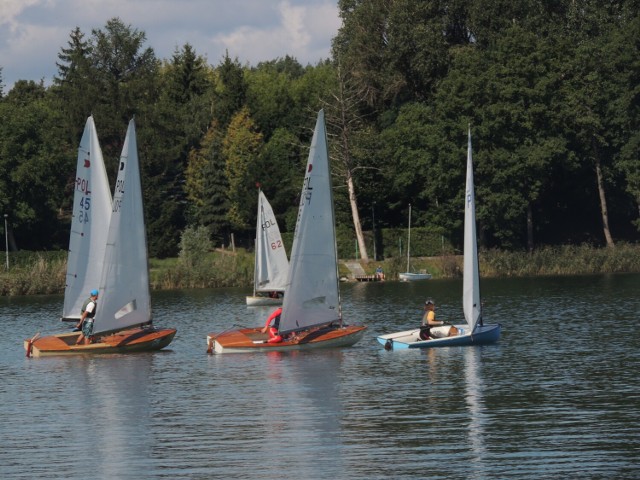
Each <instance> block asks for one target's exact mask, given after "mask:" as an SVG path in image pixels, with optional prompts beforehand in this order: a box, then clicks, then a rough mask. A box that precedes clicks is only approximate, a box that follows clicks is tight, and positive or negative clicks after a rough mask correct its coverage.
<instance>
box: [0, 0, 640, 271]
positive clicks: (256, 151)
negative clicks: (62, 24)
mask: <svg viewBox="0 0 640 480" xmlns="http://www.w3.org/2000/svg"><path fill="white" fill-rule="evenodd" d="M338 6H339V11H340V16H341V19H342V22H343V23H342V27H341V28H340V30H339V32H338V35H337V36H336V37H335V38H334V39H333V50H332V57H333V58H331V59H327V60H325V61H322V62H320V63H318V64H317V65H307V66H305V67H303V66H301V65H300V64H299V63H298V62H297V61H296V60H295V59H294V58H291V57H285V58H283V59H275V60H273V61H268V62H263V63H261V64H259V65H257V66H255V67H250V66H243V65H242V64H241V63H240V61H239V60H238V59H237V58H236V59H232V58H230V57H229V55H228V54H227V55H225V57H224V58H223V59H222V61H221V62H220V63H219V64H218V65H216V66H211V65H208V64H207V61H206V59H204V58H203V57H201V56H199V55H198V54H197V52H196V51H195V49H194V48H193V47H192V46H190V45H188V44H187V45H184V46H183V47H182V48H176V51H175V52H174V54H173V56H172V57H171V58H170V59H168V60H164V61H162V62H160V61H159V60H158V59H156V57H155V54H154V52H153V49H152V48H150V47H149V46H147V45H146V35H145V33H144V32H142V31H140V30H138V29H136V28H133V27H132V26H130V25H127V24H125V23H123V22H122V20H120V19H118V18H113V19H110V20H109V21H107V23H106V24H105V26H104V27H103V28H100V29H92V30H91V33H90V34H89V35H85V33H83V32H82V31H81V30H80V29H79V28H75V29H74V30H73V31H71V32H70V36H69V40H68V43H67V44H66V45H64V46H62V48H61V50H60V52H59V55H58V58H57V65H58V75H57V78H56V79H55V81H54V85H53V86H51V87H48V88H45V87H44V85H42V84H38V83H35V82H29V81H19V82H17V83H16V84H15V86H14V87H13V88H12V90H11V91H9V92H6V91H3V90H2V78H1V77H0V118H1V119H2V121H1V122H0V170H2V172H4V174H3V175H1V176H0V208H1V209H2V210H3V211H6V212H8V213H9V214H10V215H11V217H10V218H11V219H12V227H13V231H14V234H15V236H16V241H17V244H18V246H20V247H21V248H59V247H63V248H64V246H65V244H66V242H67V240H68V214H67V212H68V210H69V206H70V203H71V196H72V189H71V188H70V187H71V184H72V181H73V178H74V165H75V157H76V152H77V142H78V139H79V138H80V136H81V133H82V127H83V125H84V122H85V120H86V117H87V116H88V115H89V114H93V116H94V118H95V120H96V124H97V128H98V134H99V138H100V141H101V145H102V149H103V152H104V155H105V159H106V162H107V172H108V174H109V175H110V177H111V179H112V181H113V180H114V179H115V171H116V169H115V166H116V162H117V159H118V157H119V155H120V150H121V148H122V142H123V139H124V133H125V130H126V124H127V122H128V121H129V119H130V118H131V116H133V115H135V117H136V123H137V127H138V145H139V153H140V159H141V166H142V181H143V191H144V199H145V214H146V225H147V233H148V240H149V250H150V253H151V254H152V255H153V256H156V257H172V256H175V255H177V254H178V249H179V242H180V232H182V231H183V230H184V228H185V227H186V225H202V226H205V227H207V229H208V230H209V232H210V235H211V238H212V240H213V241H214V242H215V244H216V245H221V244H227V245H228V244H229V237H230V235H231V233H233V234H234V235H235V238H236V242H237V244H243V243H244V244H247V245H249V244H250V243H251V241H252V238H253V224H254V221H255V214H256V212H255V204H256V201H255V197H256V190H255V184H256V182H259V183H261V185H262V188H263V189H264V191H265V193H266V194H267V196H268V198H269V199H270V201H271V202H272V205H273V206H274V209H275V211H276V215H277V217H278V220H279V222H281V228H283V230H285V231H287V233H290V232H292V230H293V228H294V225H295V218H296V214H297V200H296V197H297V195H298V193H299V190H300V183H301V178H302V174H303V165H304V162H305V157H306V154H307V149H308V146H309V141H310V138H311V134H312V130H311V127H312V125H313V121H312V118H314V117H315V114H316V112H317V110H318V109H319V108H321V107H323V108H325V109H327V118H328V120H330V122H331V124H330V126H329V127H330V128H329V133H330V137H329V142H330V149H331V150H330V151H331V154H332V162H333V167H334V175H335V178H334V186H335V190H334V192H335V195H334V199H335V204H336V205H335V206H336V217H337V223H338V228H339V231H340V232H341V233H340V235H341V236H344V237H345V238H344V242H346V243H344V245H345V246H341V247H340V248H341V249H344V252H342V250H341V254H342V253H344V254H346V255H348V256H349V257H352V256H353V254H354V253H351V252H352V250H355V249H354V239H353V237H352V236H351V237H350V235H352V233H351V232H352V231H353V223H354V220H353V218H352V212H351V205H350V203H349V197H348V191H347V189H346V188H344V185H345V182H344V179H347V178H351V179H352V180H353V191H354V192H355V193H356V201H357V204H358V209H359V211H358V213H359V215H360V218H361V219H362V223H363V226H364V227H365V228H367V229H368V230H371V229H372V228H373V213H374V212H375V224H376V231H377V239H378V240H379V242H376V246H377V247H378V248H377V249H378V254H380V253H381V252H384V255H385V256H387V257H388V256H389V255H390V254H391V253H390V252H392V253H393V252H395V251H397V250H398V248H399V247H398V245H397V244H396V242H400V241H401V240H402V238H403V237H404V236H403V235H402V234H398V235H397V236H396V237H395V238H393V239H389V238H388V235H389V234H388V233H387V232H388V231H393V230H394V229H398V230H399V231H401V230H404V229H405V228H406V216H407V207H408V204H411V205H412V206H413V208H414V212H415V216H414V222H413V223H414V225H418V226H428V230H429V231H431V232H436V237H434V238H436V240H434V241H433V242H430V241H429V242H426V244H425V245H421V240H420V239H419V237H416V240H415V248H416V249H417V250H416V254H417V255H420V254H421V253H424V254H425V255H430V254H431V252H438V251H439V250H438V242H437V239H438V238H439V239H440V240H442V239H443V238H444V244H445V245H451V249H452V250H455V249H459V248H460V244H461V238H462V208H461V203H462V189H463V185H464V162H465V158H466V135H467V129H468V128H469V127H471V131H472V141H473V158H474V166H475V169H476V197H477V204H478V211H477V215H478V234H479V241H480V243H481V245H482V246H483V247H485V248H500V249H509V250H513V251H521V250H535V249H536V248H540V247H544V245H557V244H563V243H578V244H579V243H583V242H589V243H593V244H595V245H601V244H603V242H604V238H605V237H604V235H603V227H602V225H603V219H606V218H608V220H609V222H610V224H611V231H612V233H613V235H614V236H616V242H617V241H625V240H627V241H637V239H638V228H640V227H639V226H640V220H638V218H639V213H640V169H639V167H638V155H639V154H640V147H639V145H640V134H639V133H638V132H640V128H639V127H640V125H639V123H640V122H639V120H640V108H639V107H640V102H639V100H638V99H639V98H640V95H639V88H640V87H639V85H640V54H639V51H640V50H639V49H638V48H637V47H638V45H639V44H640V19H639V17H638V15H637V5H636V4H635V3H634V2H629V1H626V0H624V1H620V2H609V3H602V2H595V1H586V2H569V1H564V0H563V1H561V2H542V3H540V2H536V1H530V0H525V1H522V2H504V1H486V0H472V1H462V0H452V1H446V2H436V1H431V0H427V1H423V2H418V1H415V0H400V1H395V2H388V1H386V0H340V1H339V3H338ZM54 60H56V59H54ZM1 73H2V72H1V71H0V74H1ZM329 106H332V107H336V108H335V109H334V110H333V111H331V112H329V108H328V107H329ZM329 113H330V115H329ZM336 153H339V155H336ZM596 169H597V170H596ZM596 172H598V173H599V174H600V175H599V176H596ZM607 206H608V215H605V213H606V212H607V210H606V207H607ZM601 212H605V213H601ZM634 224H635V225H634ZM342 243H343V241H342V240H341V241H340V242H339V244H341V245H342ZM372 243H373V242H372V238H371V236H370V235H366V244H367V245H366V246H367V250H368V251H369V254H370V256H371V255H372V248H371V247H372ZM412 243H413V242H412ZM440 244H442V241H440ZM381 249H382V250H381ZM412 250H413V249H412ZM394 256H395V253H394ZM227 260H228V259H227ZM447 269H449V268H448V267H447V268H443V270H447Z"/></svg>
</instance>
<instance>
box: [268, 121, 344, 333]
mask: <svg viewBox="0 0 640 480" xmlns="http://www.w3.org/2000/svg"><path fill="white" fill-rule="evenodd" d="M337 266H338V255H337V248H336V235H335V222H334V212H333V192H332V187H331V172H330V169H329V153H328V150H327V135H326V129H325V123H324V111H322V110H320V112H318V119H317V121H316V127H315V130H314V132H313V139H312V140H311V150H310V151H309V159H308V161H307V170H306V174H305V177H304V182H303V184H302V194H301V196H300V208H299V210H298V219H297V222H296V230H295V234H294V238H293V248H292V251H291V260H290V264H289V279H288V283H287V289H286V290H287V294H286V295H285V297H284V303H283V306H282V316H281V319H280V333H281V334H286V333H288V332H292V331H297V330H302V329H304V328H308V327H311V326H315V325H322V324H327V323H330V322H332V321H335V320H339V319H340V308H339V306H340V296H339V289H338V268H337Z"/></svg>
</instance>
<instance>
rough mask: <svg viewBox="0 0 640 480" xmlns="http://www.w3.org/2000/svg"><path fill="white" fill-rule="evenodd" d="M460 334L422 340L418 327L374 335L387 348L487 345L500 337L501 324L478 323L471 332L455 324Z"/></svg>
mask: <svg viewBox="0 0 640 480" xmlns="http://www.w3.org/2000/svg"><path fill="white" fill-rule="evenodd" d="M456 328H458V330H459V332H460V334H458V335H456V336H453V337H444V338H434V339H430V340H422V339H421V338H420V336H419V334H420V329H419V328H416V329H413V330H406V331H404V332H396V333H389V334H386V335H380V336H378V337H376V339H377V340H378V343H380V344H381V345H382V346H384V347H385V349H387V350H402V349H409V348H435V347H459V346H467V345H487V344H491V343H495V342H497V341H498V339H499V338H500V331H501V325H500V324H499V323H497V324H489V325H479V326H477V327H476V329H475V330H474V331H473V332H472V333H469V332H468V327H467V325H456Z"/></svg>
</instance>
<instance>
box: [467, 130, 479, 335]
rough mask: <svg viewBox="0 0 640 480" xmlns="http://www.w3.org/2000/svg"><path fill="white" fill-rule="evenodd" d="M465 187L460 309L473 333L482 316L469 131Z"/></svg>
mask: <svg viewBox="0 0 640 480" xmlns="http://www.w3.org/2000/svg"><path fill="white" fill-rule="evenodd" d="M466 183H467V186H466V191H465V202H464V204H465V207H464V270H463V288H462V308H463V310H464V318H465V320H466V321H467V324H468V325H469V328H470V329H471V331H472V332H473V330H474V329H475V327H476V325H477V324H478V321H479V320H480V318H481V315H482V311H481V310H482V309H481V305H480V272H479V268H478V245H477V239H476V199H475V193H474V187H473V161H472V158H471V129H469V141H468V146H467V182H466Z"/></svg>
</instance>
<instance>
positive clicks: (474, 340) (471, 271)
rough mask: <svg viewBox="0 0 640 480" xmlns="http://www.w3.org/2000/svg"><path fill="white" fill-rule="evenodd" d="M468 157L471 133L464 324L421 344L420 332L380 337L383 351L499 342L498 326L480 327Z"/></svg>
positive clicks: (466, 195) (481, 324) (471, 178)
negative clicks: (451, 332)
mask: <svg viewBox="0 0 640 480" xmlns="http://www.w3.org/2000/svg"><path fill="white" fill-rule="evenodd" d="M471 157H472V154H471V130H469V140H468V146H467V179H466V193H465V214H464V270H463V282H462V283H463V286H462V309H463V312H464V319H465V321H466V324H464V325H454V327H455V330H454V329H451V330H453V331H454V332H456V330H457V332H456V334H454V335H452V336H447V337H442V338H432V339H429V340H422V339H421V338H420V329H419V328H417V329H413V330H407V331H404V332H397V333H390V334H386V335H380V336H378V337H377V340H378V342H379V343H380V344H382V345H384V347H385V349H387V350H392V349H405V348H430V347H444V346H455V345H476V344H488V343H494V342H496V341H497V340H498V339H499V338H500V331H501V325H500V324H499V323H497V324H484V322H483V320H482V304H481V303H480V271H479V268H478V244H477V238H476V205H475V203H476V201H475V193H474V185H473V161H472V158H471ZM439 329H441V330H442V331H443V332H442V333H444V331H445V330H446V331H447V332H449V331H450V330H449V329H450V327H449V326H443V327H432V328H431V331H432V332H434V333H436V335H437V333H438V330H439Z"/></svg>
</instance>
